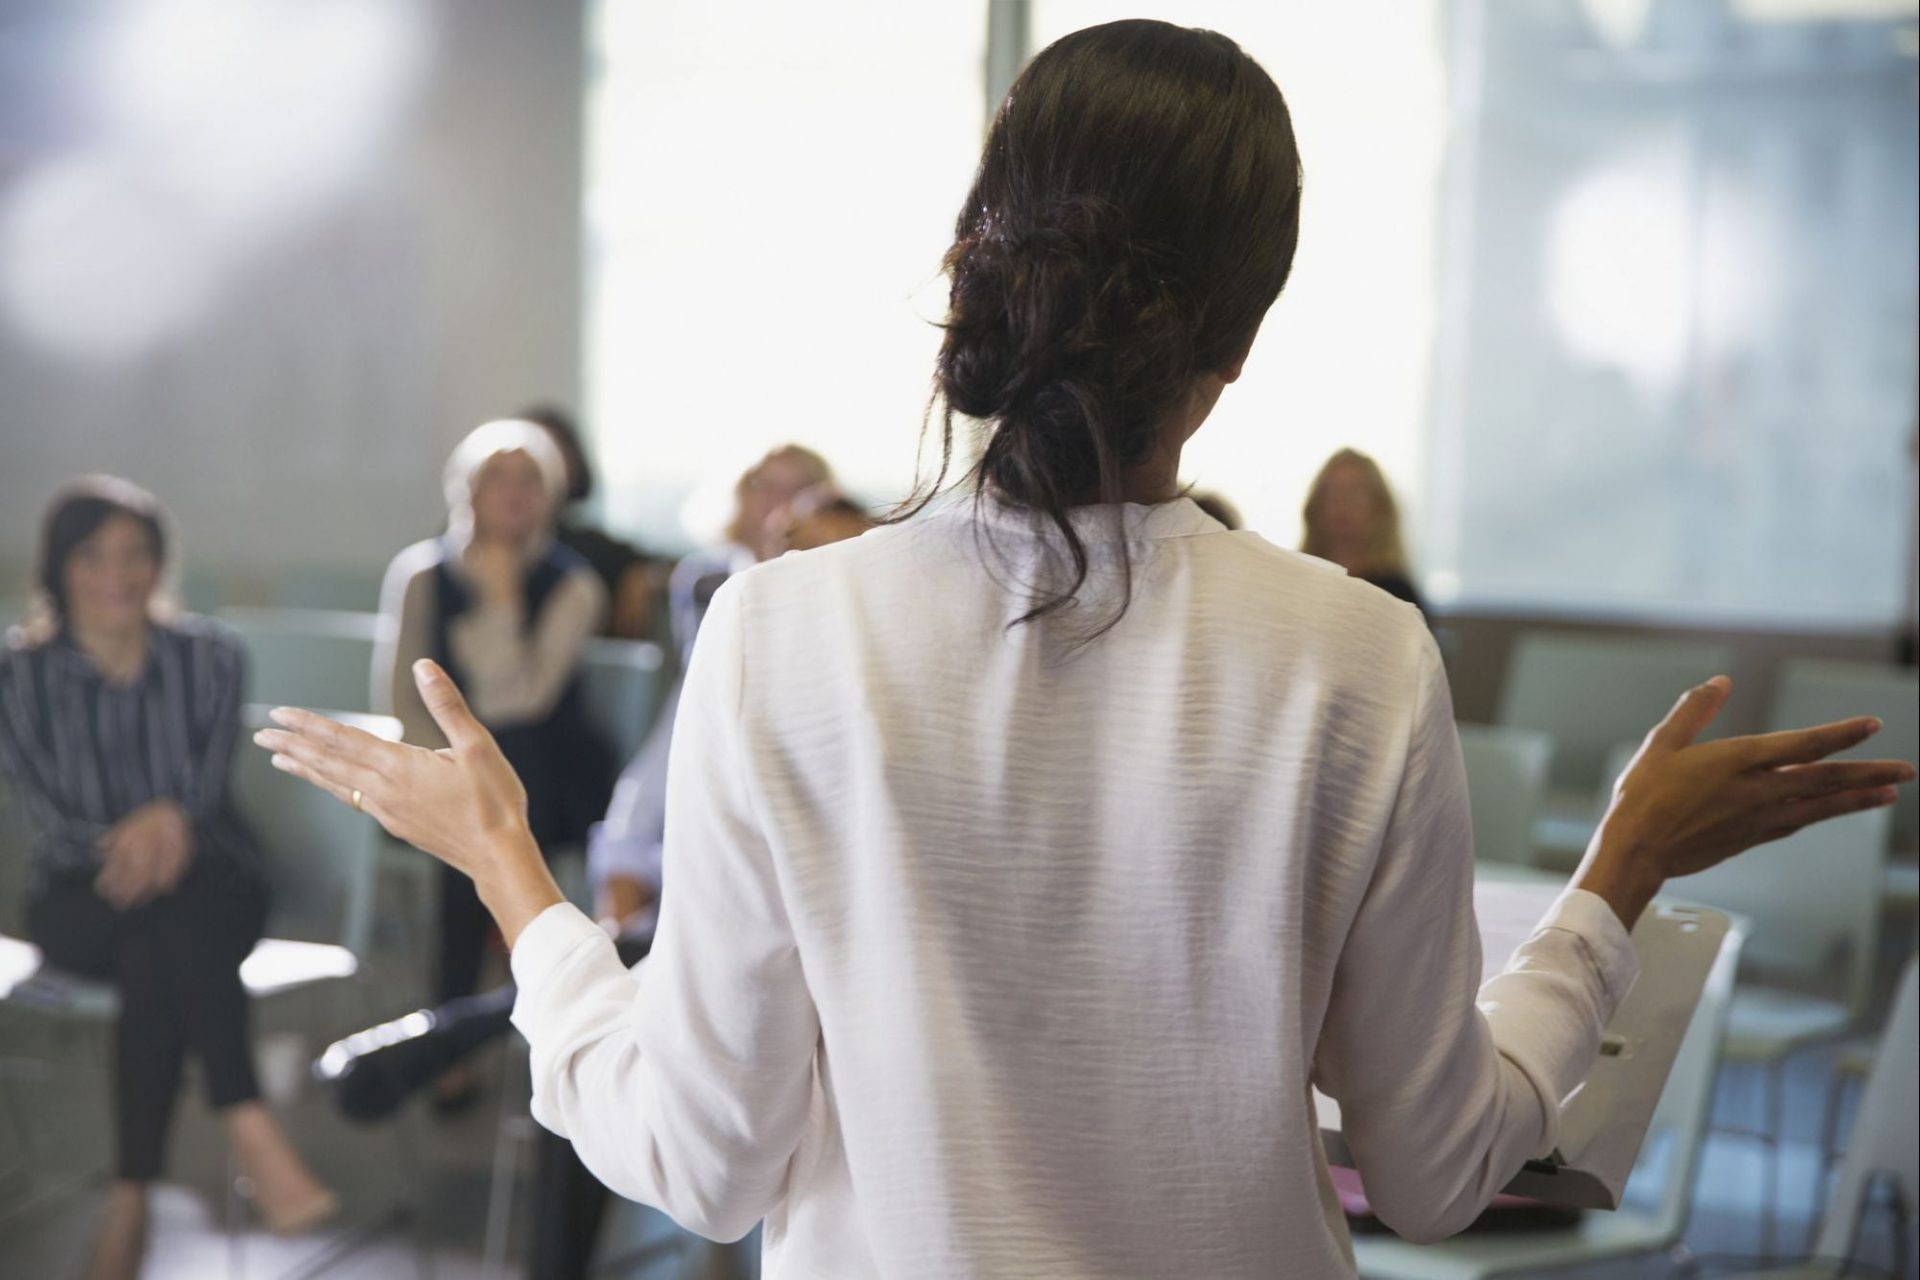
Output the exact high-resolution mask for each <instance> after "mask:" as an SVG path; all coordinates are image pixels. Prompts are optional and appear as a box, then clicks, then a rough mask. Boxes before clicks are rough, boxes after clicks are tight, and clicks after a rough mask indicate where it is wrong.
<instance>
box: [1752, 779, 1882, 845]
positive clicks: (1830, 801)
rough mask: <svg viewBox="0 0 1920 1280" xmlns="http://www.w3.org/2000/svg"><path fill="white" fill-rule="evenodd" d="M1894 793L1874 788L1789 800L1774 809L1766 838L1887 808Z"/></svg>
mask: <svg viewBox="0 0 1920 1280" xmlns="http://www.w3.org/2000/svg"><path fill="white" fill-rule="evenodd" d="M1895 795H1896V792H1895V791H1894V789H1893V788H1892V787H1871V788H1868V789H1866V790H1863V791H1841V792H1836V793H1834V794H1832V795H1823V796H1812V797H1809V798H1807V799H1805V800H1789V801H1786V802H1785V803H1783V804H1781V805H1779V806H1777V807H1776V808H1775V809H1774V810H1773V812H1772V814H1771V821H1770V822H1769V824H1768V830H1767V832H1766V834H1765V836H1764V840H1779V839H1782V838H1784V837H1786V836H1790V835H1792V834H1794V833H1795V832H1796V831H1803V830H1805V829H1806V828H1808V827H1811V826H1813V825H1814V824H1815V823H1817V822H1825V821H1827V820H1828V819H1829V818H1841V817H1845V816H1846V815H1847V814H1850V813H1864V812H1865V811H1867V810H1868V809H1882V808H1885V807H1886V806H1887V805H1890V804H1892V803H1893V801H1894V797H1895Z"/></svg>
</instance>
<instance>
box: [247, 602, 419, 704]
mask: <svg viewBox="0 0 1920 1280" xmlns="http://www.w3.org/2000/svg"><path fill="white" fill-rule="evenodd" d="M219 620H220V622H222V623H223V624H225V625H226V626H228V627H230V628H232V630H233V631H234V632H235V633H236V634H237V635H238V636H239V637H240V641H241V643H242V644H243V645H245V646H246V650H247V662H248V666H247V673H248V678H247V696H248V698H249V699H250V700H251V701H254V702H259V703H266V704H269V705H273V706H294V707H311V708H321V707H326V708H332V709H334V710H338V711H353V712H361V713H364V712H366V711H367V710H368V708H369V706H370V704H371V701H372V690H373V650H374V645H375V643H376V642H377V641H378V640H379V638H380V636H381V628H382V627H383V626H385V625H386V623H385V622H383V620H382V619H381V617H380V615H379V614H376V613H337V612H331V611H327V610H322V609H227V610H223V611H222V612H221V614H220V615H219Z"/></svg>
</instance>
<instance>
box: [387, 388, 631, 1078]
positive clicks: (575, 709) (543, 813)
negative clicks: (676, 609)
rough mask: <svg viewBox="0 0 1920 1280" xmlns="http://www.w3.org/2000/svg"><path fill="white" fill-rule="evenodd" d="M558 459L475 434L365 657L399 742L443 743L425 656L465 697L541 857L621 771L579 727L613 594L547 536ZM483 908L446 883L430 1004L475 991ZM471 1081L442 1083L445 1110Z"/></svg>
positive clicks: (526, 429)
mask: <svg viewBox="0 0 1920 1280" xmlns="http://www.w3.org/2000/svg"><path fill="white" fill-rule="evenodd" d="M566 483H567V473H566V462H565V459H564V458H563V457H562V456H561V454H560V451H559V449H558V448H557V447H556V446H555V445H554V442H553V438H552V436H551V435H549V434H548V432H547V431H546V430H545V429H544V428H542V427H540V426H537V425H536V424H534V423H531V422H524V421H520V420H517V419H507V420H502V421H499V422H489V423H487V424H485V425H484V426H481V427H479V428H477V429H476V430H475V431H474V432H473V433H472V434H471V435H469V436H468V437H467V438H466V439H465V440H463V441H461V442H460V445H459V447H457V448H456V449H455V450H454V451H453V456H452V457H451V458H450V459H449V460H448V462H447V468H446V475H445V491H446V497H447V510H448V518H447V531H446V533H445V534H443V535H442V536H440V537H438V538H432V539H429V540H428V541H425V542H421V543H417V544H415V545H414V546H411V547H408V548H407V549H406V550H405V551H402V552H401V553H400V554H399V555H398V556H396V557H395V558H394V561H393V564H392V566H391V567H390V568H389V569H388V570H387V577H386V583H385V585H384V586H383V587H382V589H381V593H380V597H381V612H382V613H383V614H384V615H386V617H387V618H388V619H389V620H390V624H389V626H388V628H387V634H388V635H389V636H390V637H391V638H390V641H389V642H387V643H385V644H383V645H382V647H381V649H380V650H379V651H378V652H377V653H376V654H375V657H374V673H373V684H374V689H373V694H374V701H375V705H378V706H383V707H385V708H386V709H388V710H390V711H391V712H392V713H393V714H394V715H396V716H398V717H399V718H400V722H401V724H402V725H403V726H404V727H405V730H406V735H405V736H406V740H407V741H408V742H412V743H417V744H419V745H422V746H429V747H440V746H444V745H445V739H444V738H443V737H442V735H441V732H440V730H439V728H438V727H437V726H436V725H435V724H434V721H433V717H432V716H431V715H429V714H428V712H427V708H426V705H425V704H424V703H423V702H422V701H421V700H420V694H419V692H418V691H417V690H416V689H415V687H414V683H413V678H412V675H411V672H412V668H413V664H414V663H415V662H418V661H419V660H420V659H422V658H431V659H433V660H434V661H436V662H438V663H439V664H440V665H441V666H442V667H444V668H445V669H446V670H447V672H448V673H449V674H450V675H451V676H452V677H453V679H454V681H455V682H456V683H457V684H458V685H459V686H460V689H461V691H462V692H463V693H464V694H465V695H466V697H467V699H468V701H469V702H470V703H471V705H472V706H473V709H474V714H475V715H477V716H478V717H479V718H480V720H481V722H482V723H484V724H485V725H486V726H487V727H488V728H489V729H490V730H491V731H492V732H493V734H494V736H495V737H496V738H498V739H499V741H500V744H501V749H502V750H503V751H505V752H507V753H508V754H509V755H510V756H511V757H512V759H513V762H514V767H515V769H516V770H518V771H519V773H520V775H521V777H522V778H524V779H525V780H526V784H527V809H528V817H529V821H530V823H531V825H532V830H533V832H534V837H535V839H536V840H538V841H539V843H540V847H541V848H542V849H543V850H548V851H551V850H552V849H553V848H555V847H557V846H561V845H569V844H580V843H584V841H585V839H586V833H587V828H588V827H589V826H590V825H591V824H592V823H593V822H594V821H595V820H596V819H598V818H599V816H600V815H601V813H603V812H604V811H605V810H606V806H607V800H608V797H609V796H610V795H611V794H612V791H613V778H614V774H615V771H616V769H617V763H616V762H615V761H614V760H613V758H612V754H611V751H610V749H609V748H608V747H607V746H606V744H605V743H603V742H601V741H600V740H599V738H598V737H597V735H596V734H595V733H594V732H593V729H592V728H591V726H590V725H589V724H588V723H587V721H586V718H585V714H584V711H583V708H582V704H581V700H580V693H579V687H578V676H579V670H580V659H581V655H582V653H583V652H584V650H585V648H586V643H587V640H588V638H589V637H591V636H592V635H593V634H594V633H595V632H596V631H597V630H598V629H599V627H600V621H601V618H602V616H603V615H604V614H605V612H606V607H607V593H606V588H605V587H604V586H603V585H602V584H601V581H600V578H599V576H598V575H597V574H596V573H595V572H594V571H593V568H592V566H591V565H589V564H588V563H587V561H586V560H585V559H583V558H582V557H581V556H580V555H578V554H577V553H576V552H573V551H570V550H568V549H567V548H566V547H563V546H561V545H560V544H559V543H557V542H556V541H555V540H554V538H553V526H554V520H555V517H556V515H557V513H558V511H559V509H560V506H561V503H562V501H563V498H564V495H565V493H566ZM487 930H488V920H487V913H486V910H485V909H484V908H483V907H482V906H481V905H480V901H479V899H478V898H476V897H475V896H474V893H473V887H472V885H471V884H470V883H469V882H468V881H467V880H466V879H465V877H462V876H459V875H455V874H453V873H451V872H449V873H447V874H446V875H444V876H443V878H442V881H441V895H440V943H439V952H438V956H437V963H436V968H435V975H434V995H435V998H436V1003H441V1004H444V1003H445V1002H446V1001H448V1000H452V999H455V998H457V997H459V996H465V995H471V994H473V992H474V990H475V987H476V985H477V983H478V979H479V972H480V961H481V958H482V954H483V951H484V949H485V944H486V935H487ZM471 1097H472V1088H471V1079H470V1077H468V1076H466V1075H465V1074H464V1073H457V1074H454V1075H451V1076H449V1077H448V1078H446V1079H444V1080H443V1081H442V1083H441V1088H440V1091H439V1097H438V1100H439V1102H440V1104H441V1106H442V1108H443V1109H454V1108H457V1107H458V1106H460V1105H462V1104H463V1103H465V1102H466V1101H468V1100H470V1098H471Z"/></svg>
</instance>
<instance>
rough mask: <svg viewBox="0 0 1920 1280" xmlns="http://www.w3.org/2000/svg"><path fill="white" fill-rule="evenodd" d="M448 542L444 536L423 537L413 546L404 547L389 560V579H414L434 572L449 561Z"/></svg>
mask: <svg viewBox="0 0 1920 1280" xmlns="http://www.w3.org/2000/svg"><path fill="white" fill-rule="evenodd" d="M448 554H449V553H448V550H447V542H446V539H444V538H422V539H421V540H420V541H418V542H416V543H413V544H412V545H411V546H406V547H402V548H401V549H400V551H399V553H398V554H397V555H395V556H394V557H393V559H392V560H390V561H388V562H387V580H388V581H389V582H391V581H393V580H394V579H395V578H401V579H413V578H417V577H419V576H420V575H422V574H426V573H432V572H433V571H434V570H435V569H437V568H439V567H440V566H441V565H443V564H445V563H446V562H447V558H448Z"/></svg>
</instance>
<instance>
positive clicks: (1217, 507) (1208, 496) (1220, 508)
mask: <svg viewBox="0 0 1920 1280" xmlns="http://www.w3.org/2000/svg"><path fill="white" fill-rule="evenodd" d="M1187 496H1188V497H1189V498H1191V499H1193V505H1194V506H1196V507H1199V508H1200V509H1201V510H1202V511H1204V512H1206V513H1207V514H1208V515H1210V516H1212V517H1213V518H1214V519H1215V520H1218V521H1219V522H1220V523H1221V524H1223V525H1225V526H1226V527H1227V528H1229V529H1241V528H1244V527H1245V524H1244V522H1243V521H1242V520H1241V519H1240V508H1238V507H1236V506H1234V505H1233V504H1232V503H1231V502H1228V501H1227V500H1226V499H1225V498H1223V497H1221V496H1220V495H1219V494H1217V493H1208V492H1204V491H1197V492H1194V493H1189V494H1188V495H1187Z"/></svg>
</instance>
